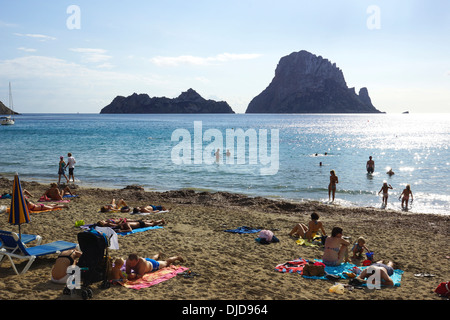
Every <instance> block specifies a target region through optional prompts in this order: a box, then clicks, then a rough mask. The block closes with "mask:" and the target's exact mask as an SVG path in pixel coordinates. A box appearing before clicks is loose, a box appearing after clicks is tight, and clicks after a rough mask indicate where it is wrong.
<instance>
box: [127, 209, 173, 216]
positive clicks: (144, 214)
mask: <svg viewBox="0 0 450 320" xmlns="http://www.w3.org/2000/svg"><path fill="white" fill-rule="evenodd" d="M166 212H169V210H161V211H158V212H136V213H134V212H130V214H132V215H139V216H146V215H149V214H155V213H166Z"/></svg>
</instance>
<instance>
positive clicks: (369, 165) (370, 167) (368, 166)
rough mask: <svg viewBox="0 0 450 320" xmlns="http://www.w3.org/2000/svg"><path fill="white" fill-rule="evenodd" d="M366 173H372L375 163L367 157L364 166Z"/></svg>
mask: <svg viewBox="0 0 450 320" xmlns="http://www.w3.org/2000/svg"><path fill="white" fill-rule="evenodd" d="M366 169H367V173H373V172H374V171H375V161H373V160H372V156H370V157H369V161H367V164H366Z"/></svg>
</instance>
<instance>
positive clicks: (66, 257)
mask: <svg viewBox="0 0 450 320" xmlns="http://www.w3.org/2000/svg"><path fill="white" fill-rule="evenodd" d="M81 254H82V252H81V251H78V250H66V251H63V252H61V254H60V255H59V256H58V258H56V261H55V265H54V266H53V268H52V282H54V283H59V284H65V283H66V282H67V279H68V277H69V275H68V274H67V268H68V267H70V266H73V265H76V264H77V261H78V259H79V258H80V257H81Z"/></svg>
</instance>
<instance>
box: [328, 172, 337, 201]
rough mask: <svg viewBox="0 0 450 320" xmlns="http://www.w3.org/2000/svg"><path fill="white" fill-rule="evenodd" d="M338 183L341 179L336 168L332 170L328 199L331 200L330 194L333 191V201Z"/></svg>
mask: <svg viewBox="0 0 450 320" xmlns="http://www.w3.org/2000/svg"><path fill="white" fill-rule="evenodd" d="M336 183H339V179H338V177H337V175H336V173H335V172H334V170H331V171H330V184H329V185H328V201H330V194H331V193H333V201H334V195H335V194H336Z"/></svg>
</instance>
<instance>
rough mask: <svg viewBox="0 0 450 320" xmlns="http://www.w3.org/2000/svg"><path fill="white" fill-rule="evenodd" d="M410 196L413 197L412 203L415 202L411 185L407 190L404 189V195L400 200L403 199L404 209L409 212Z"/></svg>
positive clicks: (407, 186)
mask: <svg viewBox="0 0 450 320" xmlns="http://www.w3.org/2000/svg"><path fill="white" fill-rule="evenodd" d="M409 195H411V202H413V200H414V198H413V194H412V191H411V186H410V185H409V184H407V185H406V187H405V189H403V192H402V194H401V195H400V197H398V199H399V200H400V198H401V199H402V209H405V210H408V201H409Z"/></svg>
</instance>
